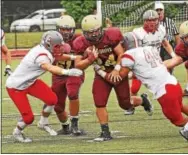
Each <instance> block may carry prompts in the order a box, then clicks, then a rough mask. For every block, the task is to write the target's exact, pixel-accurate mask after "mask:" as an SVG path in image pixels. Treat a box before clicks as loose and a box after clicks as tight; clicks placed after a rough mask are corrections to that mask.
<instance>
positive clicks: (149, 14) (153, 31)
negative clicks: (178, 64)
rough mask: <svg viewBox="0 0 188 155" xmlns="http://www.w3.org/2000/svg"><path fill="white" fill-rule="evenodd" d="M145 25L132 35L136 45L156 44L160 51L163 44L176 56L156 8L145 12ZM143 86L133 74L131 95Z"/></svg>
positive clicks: (134, 94)
mask: <svg viewBox="0 0 188 155" xmlns="http://www.w3.org/2000/svg"><path fill="white" fill-rule="evenodd" d="M143 20H144V24H143V27H139V28H135V29H134V30H133V31H132V35H133V37H134V40H135V47H140V46H141V47H143V46H148V45H150V46H156V47H157V48H158V51H159V52H160V48H161V44H162V46H163V47H164V48H165V49H166V51H168V53H169V54H170V55H171V56H172V57H174V56H175V53H174V51H173V48H172V46H171V45H170V43H169V42H168V40H167V39H166V30H165V28H164V26H162V25H159V15H158V13H157V12H156V11H155V10H147V11H146V12H145V13H144V14H143ZM140 87H141V81H140V80H138V79H136V77H135V76H134V75H133V78H132V84H131V89H130V90H131V95H132V96H136V95H137V93H138V91H139V90H140ZM124 114H125V115H129V114H134V109H129V110H125V113H124Z"/></svg>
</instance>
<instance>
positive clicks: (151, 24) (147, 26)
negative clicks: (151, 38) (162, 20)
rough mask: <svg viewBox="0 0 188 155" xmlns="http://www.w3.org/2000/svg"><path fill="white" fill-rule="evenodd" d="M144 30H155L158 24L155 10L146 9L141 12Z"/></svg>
mask: <svg viewBox="0 0 188 155" xmlns="http://www.w3.org/2000/svg"><path fill="white" fill-rule="evenodd" d="M143 20H144V26H143V28H144V30H146V31H147V32H151V33H153V32H155V31H156V30H157V29H158V26H159V15H158V13H157V12H156V11H155V10H147V11H146V12H145V13H144V14H143Z"/></svg>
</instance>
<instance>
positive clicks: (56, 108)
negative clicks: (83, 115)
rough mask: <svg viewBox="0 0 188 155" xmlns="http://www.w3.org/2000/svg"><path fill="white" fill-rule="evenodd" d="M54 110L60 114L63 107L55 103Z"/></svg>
mask: <svg viewBox="0 0 188 155" xmlns="http://www.w3.org/2000/svg"><path fill="white" fill-rule="evenodd" d="M54 111H55V112H56V114H60V113H62V112H63V111H64V108H63V107H61V106H59V105H58V104H56V105H55V107H54Z"/></svg>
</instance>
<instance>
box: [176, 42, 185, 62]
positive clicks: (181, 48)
mask: <svg viewBox="0 0 188 155" xmlns="http://www.w3.org/2000/svg"><path fill="white" fill-rule="evenodd" d="M175 51H176V54H177V55H178V56H180V57H182V59H183V61H186V60H188V46H185V44H184V43H183V42H182V41H181V42H180V43H179V44H178V45H177V46H176V48H175Z"/></svg>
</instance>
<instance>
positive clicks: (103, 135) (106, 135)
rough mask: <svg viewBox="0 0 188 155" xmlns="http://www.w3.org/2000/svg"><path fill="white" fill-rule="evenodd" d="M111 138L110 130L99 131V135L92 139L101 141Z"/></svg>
mask: <svg viewBox="0 0 188 155" xmlns="http://www.w3.org/2000/svg"><path fill="white" fill-rule="evenodd" d="M111 139H112V136H111V134H110V132H105V131H103V132H101V134H100V136H99V137H97V138H95V139H94V141H96V142H103V141H109V140H111Z"/></svg>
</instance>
